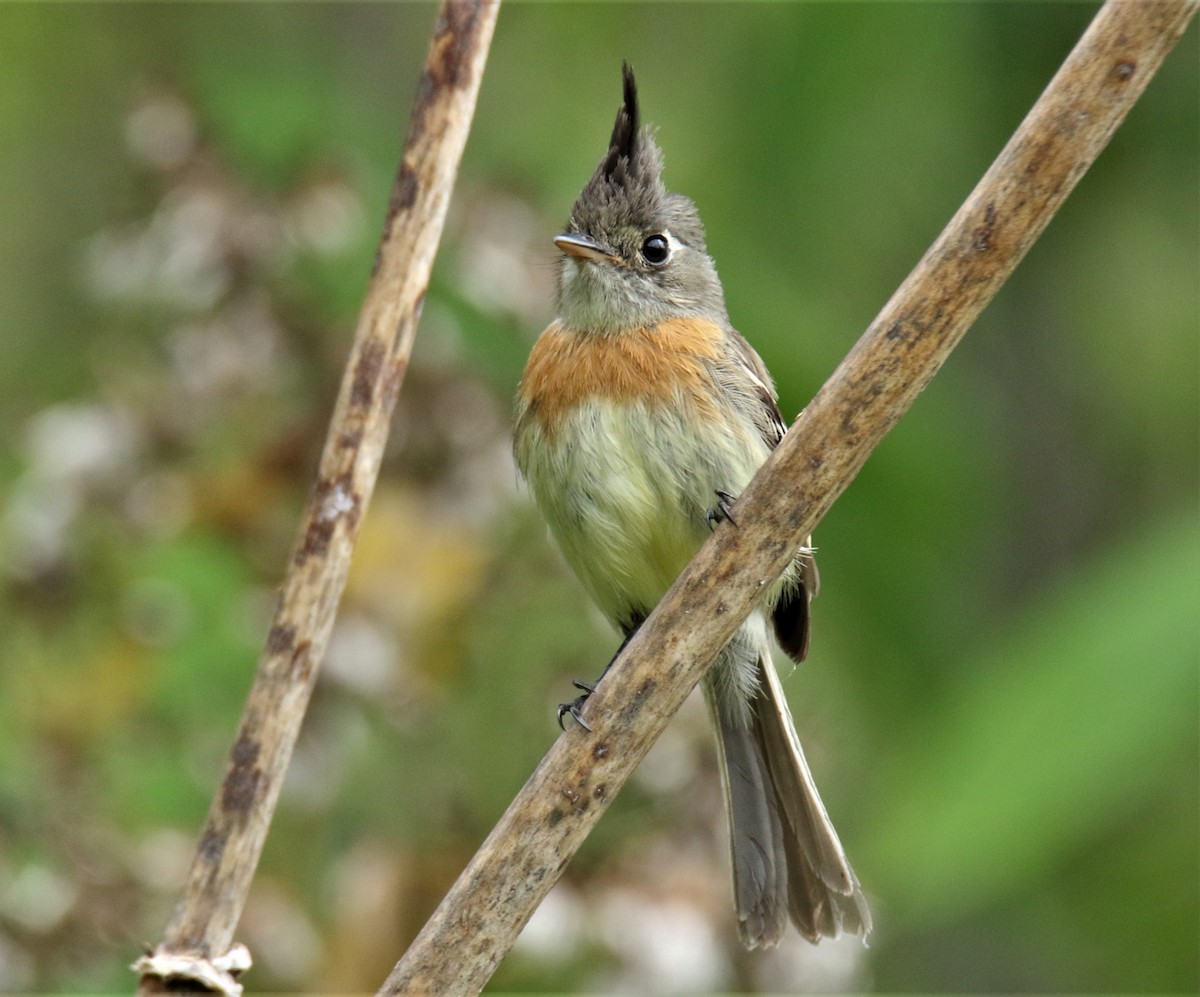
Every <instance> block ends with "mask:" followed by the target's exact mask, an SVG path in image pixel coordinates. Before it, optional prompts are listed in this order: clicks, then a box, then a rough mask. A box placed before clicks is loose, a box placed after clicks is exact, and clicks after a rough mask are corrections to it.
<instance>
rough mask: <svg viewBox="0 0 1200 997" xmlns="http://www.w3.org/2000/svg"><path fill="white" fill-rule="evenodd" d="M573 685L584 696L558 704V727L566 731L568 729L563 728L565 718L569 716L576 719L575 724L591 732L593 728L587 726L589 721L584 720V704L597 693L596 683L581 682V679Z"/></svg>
mask: <svg viewBox="0 0 1200 997" xmlns="http://www.w3.org/2000/svg"><path fill="white" fill-rule="evenodd" d="M571 684H572V685H573V686H575V688H576V689H579V690H581V691H582V694H581V695H579V696H576V697H575V698H574V699H573V700H571V702H569V703H559V704H558V726H559V727H560V728H562V729H563V730H566V727H563V717H565V716H567V715H568V714H569V715H570V716H572V717H574V718H575V722H576V723H577V724H579V726H580V727H582V728H583V729H584V730H586V731H591V729H592V728H591V727H589V726H588V725H587V721H586V720H584V719H583V704H584V703H586V702H587V701H588V696H590V695H591V694H592V693H593V692H595V691H596V685H595V683H594V682H581V681H579V679H575V681H573V682H572V683H571Z"/></svg>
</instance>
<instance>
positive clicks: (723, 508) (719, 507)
mask: <svg viewBox="0 0 1200 997" xmlns="http://www.w3.org/2000/svg"><path fill="white" fill-rule="evenodd" d="M714 494H715V495H716V496H717V504H716V505H715V506H713V507H712V508H711V509H709V510H708V511H707V512H705V513H704V518H705V519H706V520H708V528H709V529H710V530H715V529H716V528H717V524H718V523H719V522H721V520H722V519H727V520H729V522H731V523H733V525H734V526H737V520H735V519H734V518H733V503H734V502H736V501H737V499H736V498H735V497H734V496H733V495H730V494H729V492H723V491H721V489H719V488H718V489H717V490H716V492H715V493H714Z"/></svg>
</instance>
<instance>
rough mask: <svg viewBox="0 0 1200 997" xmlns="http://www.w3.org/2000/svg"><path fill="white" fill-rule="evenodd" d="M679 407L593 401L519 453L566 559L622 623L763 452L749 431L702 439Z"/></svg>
mask: <svg viewBox="0 0 1200 997" xmlns="http://www.w3.org/2000/svg"><path fill="white" fill-rule="evenodd" d="M684 420H685V417H684V415H683V413H682V412H681V411H680V410H679V409H675V408H670V407H665V406H657V405H656V406H652V407H649V408H648V407H646V406H643V405H641V404H637V403H630V402H617V401H612V400H603V399H589V400H587V401H585V402H583V403H581V404H579V405H578V406H576V407H575V408H574V409H573V410H572V411H571V412H570V413H568V414H567V415H566V416H565V417H564V418H563V420H562V422H561V424H560V425H559V427H558V431H557V432H556V433H555V435H554V438H553V439H552V440H550V439H542V440H539V441H538V444H537V445H536V446H531V447H528V448H526V449H525V450H524V452H523V453H521V454H520V455H519V457H520V459H521V462H522V464H523V469H524V472H525V476H526V478H527V480H528V481H529V485H530V488H531V489H532V491H533V495H534V498H535V500H536V501H537V504H538V506H539V507H540V508H541V510H542V513H543V515H544V516H545V518H546V520H547V522H548V523H549V525H550V529H551V532H552V533H553V534H554V537H555V539H556V540H557V541H558V544H559V546H560V548H561V549H562V552H563V555H564V556H565V557H566V559H567V562H568V563H569V564H570V565H571V567H572V569H573V570H574V571H575V573H576V574H577V575H578V576H579V578H580V580H581V581H582V582H583V584H584V586H585V587H586V588H587V590H588V592H589V594H590V595H591V596H592V598H593V599H595V601H596V603H597V605H599V607H600V608H601V610H603V612H604V613H605V614H606V615H608V616H609V617H610V618H611V619H612V620H613V621H614V622H616V623H618V624H628V623H629V622H630V621H631V619H632V618H637V617H640V616H644V615H645V614H647V613H649V611H650V610H651V609H653V608H654V606H655V604H656V603H657V602H658V600H659V599H660V598H661V597H662V595H663V593H665V592H666V590H667V589H668V588H669V587H670V585H671V583H672V582H673V581H674V580H675V578H676V577H677V576H678V575H679V572H680V571H681V570H682V569H683V567H684V566H685V565H686V564H687V562H688V561H689V560H690V559H691V558H692V556H693V555H694V554H695V552H696V550H697V549H698V548H699V546H700V544H701V543H703V542H704V539H705V538H706V537H707V536H708V532H709V529H708V523H707V520H706V518H705V516H706V512H707V510H708V509H709V508H711V507H712V506H713V505H714V504H715V502H716V494H715V493H716V491H717V490H718V489H719V490H721V491H726V492H730V493H732V494H735V495H736V494H737V493H739V492H740V491H741V490H742V489H743V488H744V487H745V485H746V483H747V482H748V481H749V480H750V478H751V477H752V476H753V474H754V472H755V471H756V470H757V469H758V467H759V465H760V464H761V463H762V461H763V460H765V459H766V456H767V448H766V444H765V443H764V442H763V441H762V439H761V437H759V436H758V435H757V433H756V432H755V431H754V430H753V429H752V428H751V427H749V426H747V427H744V428H742V429H740V430H739V431H738V432H737V433H736V434H734V435H732V436H730V435H721V436H717V435H715V434H711V435H710V437H709V438H708V439H707V440H703V441H702V440H698V439H696V438H695V436H694V434H692V433H689V432H688V430H687V429H686V428H685V425H684Z"/></svg>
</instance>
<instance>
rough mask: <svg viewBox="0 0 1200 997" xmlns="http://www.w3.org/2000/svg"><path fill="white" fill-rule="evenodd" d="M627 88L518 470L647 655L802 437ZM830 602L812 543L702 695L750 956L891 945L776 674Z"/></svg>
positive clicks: (559, 243)
mask: <svg viewBox="0 0 1200 997" xmlns="http://www.w3.org/2000/svg"><path fill="white" fill-rule="evenodd" d="M622 82H623V102H622V104H621V106H620V108H619V109H618V111H617V117H616V122H615V124H614V126H613V130H612V136H611V138H610V139H609V145H608V149H607V151H606V152H605V154H604V157H603V158H602V159H601V161H600V164H599V165H598V166H597V167H596V169H595V172H594V173H593V174H592V176H591V178H590V179H589V180H588V181H587V183H586V184H585V186H584V187H583V190H582V191H581V193H580V194H579V197H578V199H577V200H576V201H575V204H574V206H573V208H572V210H571V215H570V218H569V220H568V223H567V225H566V230H565V232H563V234H561V235H559V236H557V237H556V238H555V239H554V245H555V247H556V248H557V249H558V251H559V252H558V258H557V273H556V277H557V279H556V295H555V306H556V314H555V317H554V319H553V321H551V323H550V324H549V326H548V327H547V328H546V329H545V331H544V332H542V334H541V335H540V336H539V337H538V339H537V340H536V342H535V343H534V345H533V347H532V350H531V352H530V355H529V359H528V362H527V364H526V366H525V370H524V374H523V375H522V377H521V380H520V384H519V386H518V389H517V397H516V403H515V417H514V431H513V452H514V456H515V458H516V463H517V467H518V469H519V471H520V473H521V475H522V477H523V479H524V480H525V482H526V483H527V485H528V487H529V490H530V492H531V494H532V497H533V499H534V502H535V504H536V505H537V506H538V508H539V509H540V511H541V513H542V515H543V517H544V518H545V520H546V521H547V524H548V526H549V529H550V532H551V534H552V535H553V537H554V538H555V540H556V542H557V545H558V547H559V548H560V549H561V551H562V554H563V556H564V558H565V560H566V562H567V564H568V565H569V566H570V567H571V569H572V570H573V571H574V573H575V575H576V576H577V577H578V578H579V580H580V582H581V583H582V585H583V587H584V589H585V590H586V591H587V593H588V594H589V595H590V597H591V599H592V600H593V601H594V602H595V603H596V605H597V606H598V607H599V609H600V610H601V611H602V612H603V613H604V615H605V616H607V617H608V619H609V620H611V621H612V622H613V623H614V624H615V625H616V627H617V628H618V629H619V630H620V631H621V633H622V634H623V635H624V638H625V641H626V642H628V640H629V639H630V637H631V636H632V635H633V634H634V633H635V632H636V630H637V628H638V627H639V626H640V625H641V624H642V622H643V621H644V620H645V619H646V617H647V616H648V615H649V613H650V612H651V610H652V609H653V608H654V606H655V605H656V604H657V602H658V601H659V600H660V599H661V597H662V596H663V595H664V594H665V592H666V591H667V589H668V588H669V587H670V586H671V584H672V583H673V582H674V581H675V579H676V577H677V576H678V575H679V573H680V572H681V571H682V570H683V568H684V566H685V565H686V564H687V563H688V561H689V560H691V558H692V556H693V555H694V554H695V552H696V551H697V550H698V549H699V547H700V545H701V544H702V543H703V542H704V540H705V538H706V537H707V535H708V533H709V532H710V531H711V530H712V529H714V528H715V527H716V526H717V525H718V524H719V523H720V522H721V521H722V520H728V521H730V523H731V524H732V528H736V522H735V521H734V519H733V504H734V502H735V500H736V497H737V495H738V494H739V493H740V492H741V490H742V489H743V488H744V487H745V486H746V484H747V483H748V482H749V481H750V479H751V478H752V477H753V475H754V473H755V472H756V471H757V470H758V468H759V467H760V466H761V465H762V464H763V462H764V461H765V460H766V458H767V457H768V455H769V454H770V452H771V451H772V450H773V449H774V447H775V446H776V445H777V444H778V443H779V441H780V440H781V439H782V438H783V435H784V433H785V432H786V430H787V425H786V423H785V421H784V419H783V417H782V415H781V414H780V410H779V405H778V401H777V395H776V391H775V387H774V384H773V382H772V379H771V375H770V374H769V372H768V371H767V368H766V366H765V365H764V363H763V361H762V360H761V358H760V357H759V356H758V354H757V353H756V352H755V351H754V349H753V347H751V345H750V344H749V343H748V342H747V341H746V339H745V338H743V337H742V335H741V334H740V333H739V332H738V331H737V330H736V329H734V327H733V326H732V324H731V323H730V319H729V315H728V312H727V310H726V305H725V297H724V292H723V289H722V285H721V281H720V278H719V277H718V275H717V270H716V266H715V264H714V262H713V260H712V258H711V257H710V256H709V254H708V249H707V245H706V241H705V231H704V226H703V223H702V222H701V220H700V215H699V212H698V210H697V208H696V206H695V204H694V203H693V202H692V201H691V200H690V199H689V198H687V197H685V196H684V195H682V194H677V193H673V192H671V191H668V190H667V188H666V186H665V185H664V183H663V179H662V172H663V156H662V152H661V150H660V149H659V147H658V145H657V143H656V141H655V139H654V136H653V133H652V130H651V129H650V128H649V127H645V126H643V125H642V124H641V122H640V120H639V115H640V111H639V107H638V92H637V84H636V80H635V78H634V73H633V70H632V68H631V67H630V66H629V64H628V63H625V64H624V65H623V67H622ZM818 584H819V583H818V574H817V567H816V562H815V560H814V556H813V551H812V548H811V540H810V542H809V544H808V545H807V546H805V547H804V548H802V549H800V550H798V551H797V552H796V556H795V558H794V559H793V561H792V562H791V563H790V565H789V566H788V568H787V569H786V570H785V572H784V573H783V576H782V577H781V579H780V580H779V582H777V583H776V584H775V585H774V586H773V587H772V588H771V589H770V590H769V591H768V592H767V594H766V596H765V598H764V599H763V601H762V602H761V604H760V605H759V606H758V607H757V608H756V609H755V610H754V612H752V613H751V614H750V616H749V617H748V619H747V620H746V621H745V623H744V624H742V626H741V627H740V628H739V629H738V630H737V631H736V633H735V634H734V636H733V637H732V638H731V640H730V641H729V643H728V644H727V645H726V646H725V648H724V649H723V650H722V651H721V652H720V654H719V655H718V657H717V659H716V661H715V663H714V664H713V665H712V667H711V668H710V670H709V671H708V673H707V674H706V676H705V678H704V679H703V682H702V689H703V694H704V699H705V701H706V703H707V707H708V711H709V713H710V715H711V717H712V721H713V726H714V727H715V730H716V735H717V747H718V750H717V756H718V760H719V764H720V770H721V783H722V787H723V797H724V801H725V809H726V813H727V817H728V823H729V830H730V852H731V858H732V869H733V898H734V910H735V913H736V917H737V923H738V933H739V936H740V938H741V941H742V942H743V943H744V944H745V946H746V947H747V948H749V949H756V948H760V947H770V946H773V945H776V944H778V942H779V941H780V940H781V938H782V937H783V936H784V934H785V932H786V928H787V924H788V922H789V920H790V922H791V923H792V924H793V925H794V926H795V928H796V930H797V931H798V932H799V933H800V934H801V935H802V936H803V937H804V938H806V939H808V940H809V941H811V942H813V943H816V942H819V941H820V940H821V939H823V938H833V937H837V936H838V935H839V934H842V933H847V934H860V935H862V936H863V938H864V939H865V938H866V936H867V935H868V934H869V933H870V931H871V927H872V921H871V913H870V909H869V907H868V905H867V902H866V899H865V897H864V895H863V890H862V887H861V885H860V884H859V880H858V877H857V876H856V875H855V873H854V871H853V869H852V868H851V866H850V863H849V861H848V860H847V858H846V853H845V850H844V849H843V847H842V844H841V841H840V840H839V838H838V835H837V832H836V831H835V830H834V827H833V824H832V822H831V821H830V819H829V815H828V813H827V812H826V810H825V806H824V804H823V803H822V802H821V798H820V796H819V794H818V792H817V787H816V785H815V783H814V781H813V777H812V773H811V771H810V769H809V766H808V763H807V761H806V760H805V757H804V752H803V750H802V748H801V746H800V741H799V738H798V736H797V734H796V729H795V725H794V723H793V721H792V717H791V713H790V711H789V708H788V704H787V700H786V698H785V696H784V693H783V689H782V686H781V683H780V680H779V677H778V674H777V673H776V670H775V666H774V664H773V661H772V652H771V642H770V636H769V631H770V630H771V629H773V630H774V633H775V636H776V639H777V641H778V643H779V646H780V647H781V648H782V649H783V650H784V651H785V652H786V653H787V654H788V655H789V656H790V657H791V658H792V659H794V660H795V661H797V662H798V661H801V660H802V659H803V658H804V657H805V654H806V652H807V649H808V639H809V603H810V600H811V599H812V598H813V597H814V596H815V595H816V593H817V589H818ZM623 646H624V644H622V647H623ZM618 654H619V651H618ZM614 660H615V657H614ZM610 664H611V662H610ZM605 671H607V669H605ZM601 678H603V675H602V676H601ZM575 684H576V686H577V687H578V688H579V689H581V690H582V695H581V696H579V698H577V699H576V700H575V701H574V702H572V703H568V704H564V705H563V706H561V707H560V708H559V712H558V719H559V724H560V726H561V725H562V723H563V718H564V716H568V715H569V716H573V717H574V718H575V719H577V720H578V721H579V722H580V723H581V724H583V726H585V727H586V726H587V724H586V721H585V720H584V717H583V712H582V706H583V704H584V702H585V701H586V699H587V697H588V695H589V694H590V692H591V691H592V690H593V689H594V688H595V686H594V684H592V683H586V682H576V683H575Z"/></svg>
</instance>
